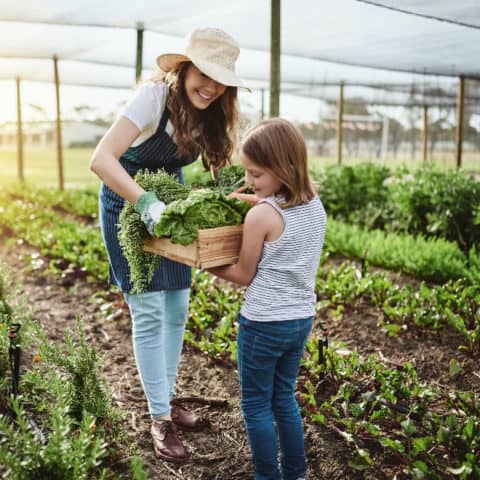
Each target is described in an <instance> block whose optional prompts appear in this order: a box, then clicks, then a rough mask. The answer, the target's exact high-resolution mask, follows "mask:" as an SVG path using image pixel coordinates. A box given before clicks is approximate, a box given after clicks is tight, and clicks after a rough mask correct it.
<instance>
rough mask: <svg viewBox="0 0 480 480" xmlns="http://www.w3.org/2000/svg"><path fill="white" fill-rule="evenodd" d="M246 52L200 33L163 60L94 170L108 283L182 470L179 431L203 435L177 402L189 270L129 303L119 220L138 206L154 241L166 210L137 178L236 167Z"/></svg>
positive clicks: (219, 34) (164, 449)
mask: <svg viewBox="0 0 480 480" xmlns="http://www.w3.org/2000/svg"><path fill="white" fill-rule="evenodd" d="M238 55H239V48H238V45H237V44H236V42H235V40H233V38H232V37H230V36H229V35H228V34H226V33H225V32H223V31H222V30H219V29H214V28H205V29H198V30H195V31H193V32H192V33H191V34H190V36H189V38H188V41H187V46H186V49H185V54H165V55H160V56H159V57H158V58H157V65H158V67H159V68H160V72H159V73H158V74H157V75H156V76H155V77H154V78H153V79H152V81H150V82H148V83H145V84H143V85H142V86H140V88H139V89H138V90H137V92H136V95H135V96H134V98H133V99H132V100H131V101H130V103H128V105H127V106H126V107H125V109H124V110H123V112H122V114H121V115H120V117H119V118H118V119H117V120H116V122H115V123H114V124H113V126H112V127H111V128H110V130H109V131H108V132H107V133H106V134H105V136H104V137H103V138H102V139H101V141H100V143H99V144H98V146H97V148H96V150H95V152H94V154H93V158H92V162H91V169H92V170H93V171H94V172H95V173H96V174H97V175H98V176H99V177H100V178H101V180H102V181H103V185H102V187H101V191H100V223H101V228H102V234H103V239H104V242H105V246H106V248H107V251H108V256H109V262H110V279H111V282H112V283H114V284H116V285H118V286H119V287H120V288H121V290H122V292H123V294H124V296H125V299H126V301H127V303H128V306H129V309H130V313H131V317H132V338H133V346H134V353H135V360H136V364H137V367H138V370H139V373H140V378H141V381H142V385H143V389H144V392H145V395H146V397H147V401H148V408H149V412H150V415H151V417H152V419H153V422H152V426H151V433H152V438H153V445H154V449H155V452H156V454H157V455H158V456H160V457H163V458H165V459H167V460H171V461H183V460H185V458H186V457H187V452H186V450H185V448H184V446H183V444H182V441H181V439H180V437H179V435H178V432H177V427H180V428H182V429H185V430H192V431H193V430H199V429H201V428H203V427H204V426H205V423H204V422H202V421H201V420H200V419H199V418H198V417H196V416H195V415H193V414H192V413H191V412H189V411H187V410H186V409H184V408H183V407H181V406H180V405H179V404H178V403H175V401H174V400H173V393H174V386H175V380H176V375H177V367H178V363H179V358H180V352H181V350H182V342H183V334H184V328H185V321H186V317H187V310H188V300H189V293H190V290H189V288H190V282H191V272H190V268H189V267H187V266H185V265H182V264H179V263H176V262H172V261H170V260H168V259H166V258H164V259H162V262H161V265H160V267H159V268H158V269H157V271H156V272H155V274H154V277H153V280H152V282H151V284H150V286H149V288H148V291H147V292H146V293H143V294H140V295H133V294H130V293H129V292H130V290H131V288H132V285H131V283H130V279H129V268H128V264H127V261H126V259H125V258H124V256H123V254H122V251H121V249H120V246H119V243H118V238H117V234H118V224H119V213H120V211H121V210H122V208H123V205H124V202H125V200H128V201H129V202H131V203H134V205H135V208H136V210H137V211H138V212H139V213H140V214H141V218H142V220H143V222H144V223H145V226H146V227H147V229H148V230H149V232H152V231H153V228H154V226H155V224H156V223H157V222H158V221H159V220H160V216H161V214H162V211H163V209H164V208H165V205H164V203H163V202H161V201H159V200H158V198H157V197H156V195H155V193H154V192H145V191H144V190H143V189H142V188H141V187H140V186H139V185H138V184H137V183H136V182H135V181H134V180H133V178H132V177H133V176H134V175H135V173H136V172H137V171H138V170H140V169H149V170H150V171H157V170H159V169H164V170H166V171H167V172H169V173H172V174H175V175H177V176H178V178H179V179H180V181H182V170H181V167H182V166H184V165H187V164H189V163H191V162H193V161H195V160H196V158H197V157H198V155H199V154H200V155H201V156H202V161H203V164H204V166H205V168H207V169H210V168H211V169H214V170H217V169H219V168H221V167H222V166H224V165H225V164H226V162H227V161H228V160H229V158H230V156H231V153H232V150H233V140H234V135H235V128H236V121H237V87H240V86H242V82H241V81H240V80H239V79H238V78H237V76H236V74H235V70H234V68H235V61H236V59H237V57H238Z"/></svg>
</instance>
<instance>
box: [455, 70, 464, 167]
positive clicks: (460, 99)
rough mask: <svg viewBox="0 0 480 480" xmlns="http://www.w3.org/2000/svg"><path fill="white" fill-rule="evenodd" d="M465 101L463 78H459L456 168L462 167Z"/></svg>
mask: <svg viewBox="0 0 480 480" xmlns="http://www.w3.org/2000/svg"><path fill="white" fill-rule="evenodd" d="M464 100H465V78H464V77H460V78H459V83H458V97H457V135H456V137H457V138H456V142H457V168H460V167H461V166H462V143H463V112H464Z"/></svg>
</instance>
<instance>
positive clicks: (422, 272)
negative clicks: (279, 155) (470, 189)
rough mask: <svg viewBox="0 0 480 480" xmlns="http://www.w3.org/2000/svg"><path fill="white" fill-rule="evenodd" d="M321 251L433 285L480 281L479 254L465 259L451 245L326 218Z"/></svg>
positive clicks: (471, 254)
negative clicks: (361, 260) (324, 249)
mask: <svg viewBox="0 0 480 480" xmlns="http://www.w3.org/2000/svg"><path fill="white" fill-rule="evenodd" d="M325 248H326V249H327V250H328V251H329V252H331V253H334V254H339V255H342V256H345V257H349V258H361V259H366V260H367V261H368V262H370V263H371V264H373V265H377V266H379V267H382V268H386V269H388V270H393V271H399V272H403V273H406V274H408V275H413V276H415V277H418V278H421V279H424V280H430V281H433V282H437V283H442V282H446V281H448V280H450V279H460V278H466V279H468V280H469V281H471V282H472V283H476V282H478V281H480V269H479V268H478V267H479V264H480V260H479V255H478V254H477V252H476V251H475V249H472V250H471V251H470V256H469V257H468V258H466V257H465V255H464V254H463V253H462V251H461V250H460V249H459V248H458V246H457V245H456V244H455V243H453V242H448V241H446V240H443V239H435V238H430V239H427V238H424V237H422V236H420V235H419V236H416V237H414V236H411V235H408V234H395V233H388V234H387V233H385V232H383V231H381V230H366V229H363V228H361V227H358V226H356V225H349V224H346V223H344V222H341V221H338V220H334V219H331V218H330V219H329V220H328V228H327V233H326V238H325Z"/></svg>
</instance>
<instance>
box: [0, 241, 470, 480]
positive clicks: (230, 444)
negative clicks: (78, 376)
mask: <svg viewBox="0 0 480 480" xmlns="http://www.w3.org/2000/svg"><path fill="white" fill-rule="evenodd" d="M33 252H34V250H33V249H31V248H30V247H28V246H26V245H21V246H15V247H12V246H9V247H7V246H6V242H2V246H1V247H0V261H2V262H3V263H6V264H7V265H8V267H9V269H10V271H11V273H12V274H13V276H14V278H16V279H17V280H20V281H21V282H22V283H23V286H24V287H23V291H24V292H23V293H24V296H25V297H26V298H28V301H29V303H30V304H31V305H32V306H33V307H34V308H35V311H36V314H35V318H36V320H38V321H39V322H40V324H41V325H42V326H43V327H44V328H45V329H46V330H47V331H48V333H49V336H50V338H51V339H52V340H59V339H61V338H63V333H64V331H65V330H66V329H67V328H70V329H72V330H74V329H75V326H76V317H77V315H80V317H81V318H82V320H83V323H84V326H85V330H86V334H87V339H88V340H89V342H90V344H92V345H93V346H95V348H96V349H97V350H98V351H100V352H103V354H104V361H103V374H104V376H105V378H106V379H107V381H108V384H109V386H110V388H111V390H112V392H113V402H114V406H115V407H117V408H118V409H119V410H121V411H122V412H126V413H127V416H126V420H125V429H126V431H127V432H128V435H129V436H130V438H131V440H132V442H133V443H134V444H135V445H136V448H137V452H138V454H139V455H140V456H141V457H142V458H143V459H144V461H145V464H146V466H147V468H148V471H149V478H151V479H158V480H167V479H168V480H171V479H176V478H179V479H185V480H207V479H209V480H210V479H211V480H214V479H216V480H230V479H245V480H246V479H251V478H252V469H251V465H250V460H249V450H248V445H247V441H246V436H245V431H244V427H243V422H242V418H241V415H240V408H239V390H238V383H237V374H236V371H234V370H232V369H231V368H227V367H224V366H219V365H217V364H215V363H214V362H213V361H212V360H210V359H208V357H206V356H205V355H203V354H201V353H199V352H197V351H195V350H193V349H192V348H190V347H188V346H187V345H185V346H184V352H183V355H182V361H181V365H180V371H179V378H178V387H177V395H178V396H180V397H185V396H192V395H193V396H201V397H206V398H216V399H224V400H227V401H228V406H226V407H209V406H205V405H194V404H192V405H191V406H192V407H193V409H194V410H196V411H197V412H198V413H199V414H202V415H205V416H207V417H208V418H209V419H210V421H211V423H212V427H211V428H210V429H209V430H207V431H205V432H200V433H183V439H184V441H185V443H186V446H187V447H188V449H189V451H190V452H191V456H190V459H189V460H188V461H187V462H186V463H185V464H183V465H181V466H177V465H173V464H169V463H166V462H164V461H161V460H159V459H157V458H156V457H155V456H154V453H153V449H152V447H151V443H150V436H149V432H148V428H149V417H148V414H147V406H146V402H145V399H144V395H143V392H142V389H141V386H140V382H139V378H138V375H137V371H136V367H135V363H134V358H133V352H132V345H131V339H130V319H129V315H128V311H127V309H126V305H125V303H124V302H123V300H122V297H121V296H120V295H118V294H108V295H106V296H105V295H103V296H102V295H100V294H102V289H101V288H99V287H95V286H93V285H92V284H89V283H87V282H86V281H85V280H84V279H82V278H77V279H75V280H72V279H70V278H68V277H67V278H63V279H62V278H60V277H57V276H52V275H49V276H46V275H45V273H44V267H41V268H38V269H36V270H33V271H32V270H30V271H26V270H25V268H26V265H27V262H26V261H25V258H24V256H25V255H28V254H31V253H33ZM39 263H41V262H39ZM103 293H104V292H103ZM380 320H381V314H380V313H379V312H378V310H375V309H373V308H371V307H367V306H365V305H363V304H361V303H360V304H358V305H357V306H356V307H355V309H352V310H351V311H349V312H346V314H345V315H344V317H343V319H342V320H341V321H336V320H334V319H332V318H326V319H324V323H326V324H327V325H328V327H329V330H330V335H331V339H335V340H339V341H343V342H345V344H346V345H347V347H348V348H351V349H352V350H353V349H356V350H358V351H359V352H360V353H362V354H365V355H366V354H369V353H375V354H376V355H378V356H379V357H380V358H381V359H382V360H383V361H384V363H385V364H386V365H387V366H398V365H402V364H404V363H405V362H406V361H411V362H412V363H413V364H414V366H415V367H416V369H417V371H418V374H419V379H420V380H427V381H429V382H432V383H436V384H439V385H443V386H447V387H449V388H452V389H453V388H457V389H463V390H469V391H477V392H480V376H479V375H478V359H474V358H472V357H471V356H469V355H467V354H465V353H462V352H461V351H460V350H458V345H459V343H461V339H459V338H458V337H456V336H455V335H451V334H449V333H441V334H437V333H435V332H429V331H423V332H422V331H420V330H417V329H411V330H408V329H407V330H406V331H404V332H402V333H401V334H400V335H399V336H398V337H388V336H387V335H386V334H385V333H383V332H382V330H381V329H380V328H379V326H378V323H379V321H380ZM452 358H456V359H457V360H458V361H459V362H460V363H461V364H462V370H461V372H460V373H459V374H458V375H456V376H455V377H453V378H452V377H450V375H449V372H448V363H449V361H450V359H452ZM28 361H31V360H30V359H28V358H25V359H24V362H25V363H27V362H28ZM306 447H307V452H308V460H309V476H308V478H309V479H310V480H320V479H329V480H337V479H338V480H340V479H357V478H358V479H365V480H367V479H371V480H375V479H384V478H391V476H390V477H389V476H388V475H387V474H386V473H385V472H388V467H387V468H384V467H385V465H383V466H382V469H383V473H381V472H378V471H371V472H365V473H360V472H359V473H352V472H353V471H352V470H351V469H350V468H349V467H348V461H349V458H350V457H349V451H348V448H347V446H346V444H345V443H344V442H343V441H342V440H341V439H339V437H338V436H336V435H335V434H333V433H330V432H328V431H326V430H325V429H323V428H321V427H319V426H318V425H313V424H309V423H307V425H306ZM386 461H387V463H388V459H386ZM126 478H127V477H126ZM397 478H400V477H397ZM406 478H407V477H406Z"/></svg>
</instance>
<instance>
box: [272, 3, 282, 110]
mask: <svg viewBox="0 0 480 480" xmlns="http://www.w3.org/2000/svg"><path fill="white" fill-rule="evenodd" d="M271 10H272V11H271V20H270V21H271V25H270V117H278V115H279V113H280V11H281V5H280V0H271Z"/></svg>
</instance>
